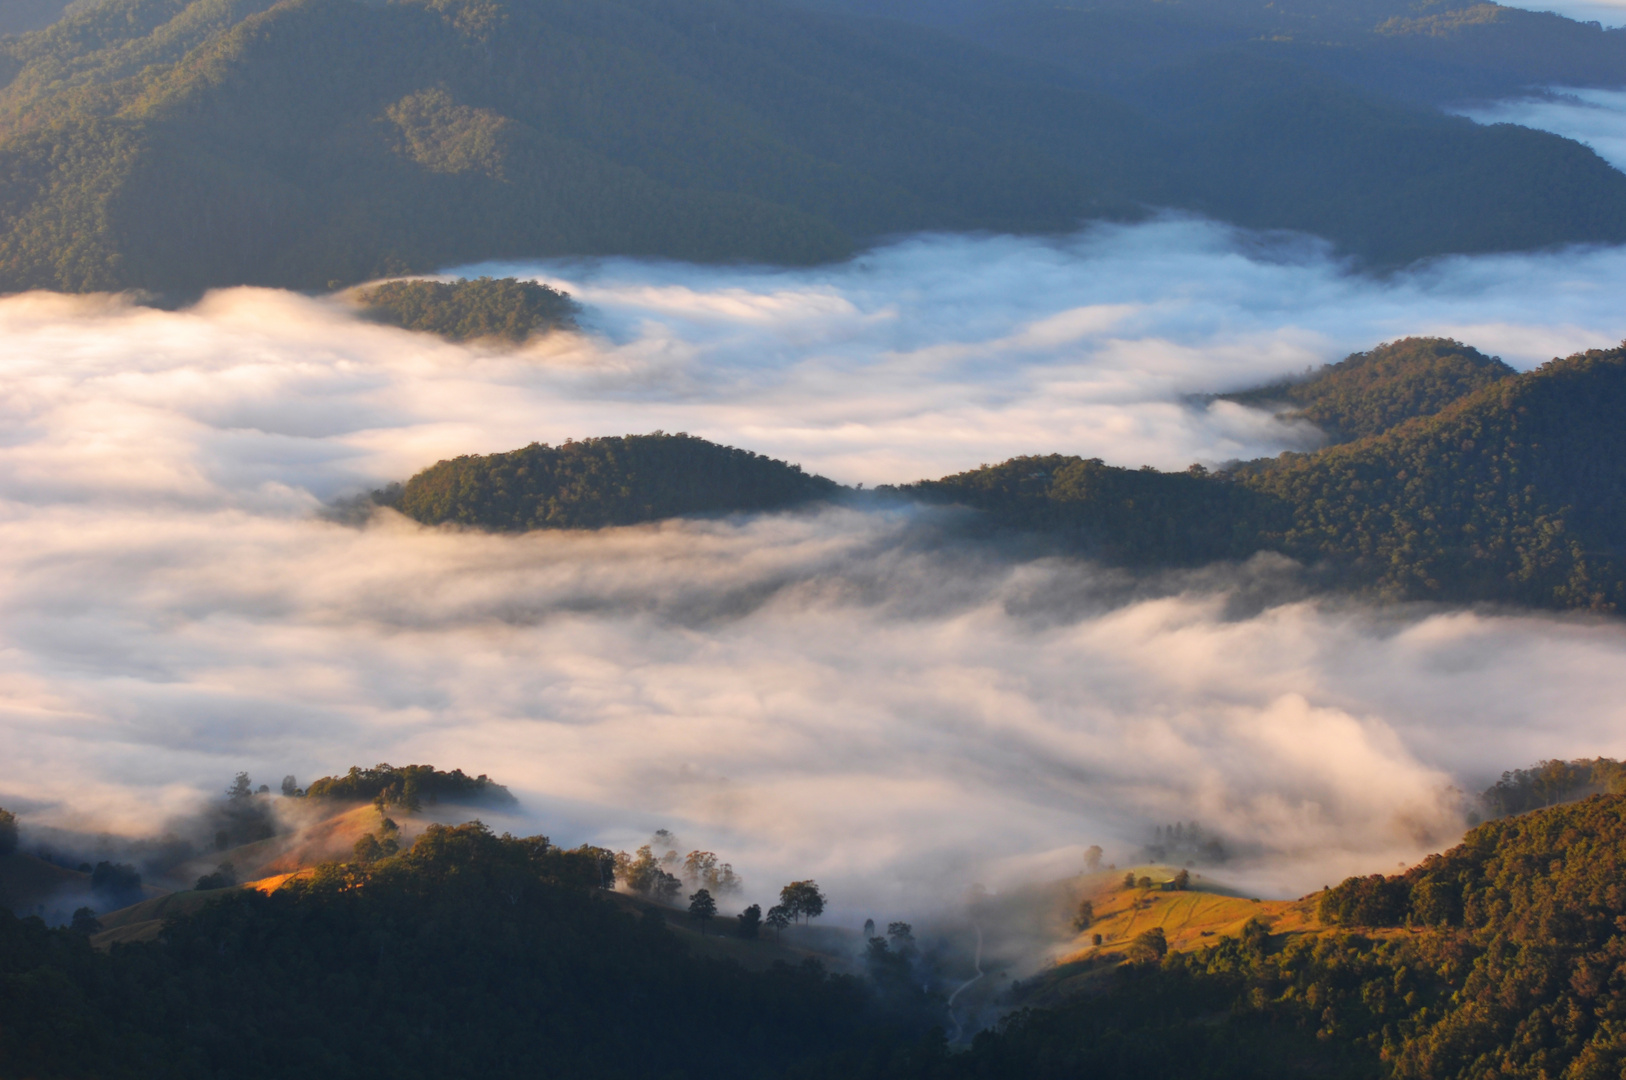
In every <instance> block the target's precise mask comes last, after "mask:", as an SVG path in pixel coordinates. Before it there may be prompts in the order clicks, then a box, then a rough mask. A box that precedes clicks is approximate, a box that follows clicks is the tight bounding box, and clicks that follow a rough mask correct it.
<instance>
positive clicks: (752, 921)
mask: <svg viewBox="0 0 1626 1080" xmlns="http://www.w3.org/2000/svg"><path fill="white" fill-rule="evenodd" d="M734 917H735V918H736V919H738V920H739V922H740V937H742V938H746V939H748V940H749V939H753V938H755V937H756V936H757V935H758V934H759V933H761V932H762V905H761V904H752V905H751V906H750V907H748V908H746V909H745V910H744V911H742V912H740V913H739V914H738V915H736V916H734Z"/></svg>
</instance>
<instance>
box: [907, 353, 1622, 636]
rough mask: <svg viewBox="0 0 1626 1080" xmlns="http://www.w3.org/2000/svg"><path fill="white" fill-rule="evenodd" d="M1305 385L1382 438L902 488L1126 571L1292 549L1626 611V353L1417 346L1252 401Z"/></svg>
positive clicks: (1393, 586)
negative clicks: (1297, 450) (1515, 367)
mask: <svg viewBox="0 0 1626 1080" xmlns="http://www.w3.org/2000/svg"><path fill="white" fill-rule="evenodd" d="M1476 386H1477V389H1475V387H1476ZM1453 393H1461V394H1462V396H1460V397H1457V398H1456V399H1455V400H1449V399H1450V397H1451V395H1452V394H1453ZM1293 394H1301V395H1303V397H1302V399H1301V400H1303V401H1304V403H1305V407H1304V412H1305V413H1312V412H1315V413H1317V414H1319V415H1324V416H1327V417H1329V418H1330V419H1331V421H1332V422H1333V423H1334V424H1335V425H1337V426H1338V427H1340V428H1343V429H1344V430H1346V431H1359V432H1370V434H1365V435H1364V437H1360V438H1357V439H1355V440H1354V441H1349V442H1344V443H1341V444H1338V445H1333V446H1330V447H1327V448H1326V449H1323V450H1319V451H1315V452H1313V453H1304V454H1283V455H1282V456H1281V457H1279V458H1275V459H1268V460H1262V461H1254V462H1248V463H1245V464H1241V465H1238V466H1236V467H1234V468H1231V469H1229V470H1226V471H1224V472H1221V473H1217V474H1210V473H1208V472H1207V471H1206V470H1203V469H1200V468H1197V467H1194V468H1193V470H1192V471H1190V472H1188V473H1184V474H1181V473H1162V472H1157V471H1155V470H1151V469H1144V470H1140V471H1138V472H1137V471H1134V470H1130V469H1121V468H1115V467H1112V466H1107V465H1104V464H1102V463H1101V462H1100V461H1096V460H1085V459H1081V458H1076V457H1062V456H1050V457H1025V458H1015V459H1013V460H1011V461H1008V462H1005V463H1004V464H1001V465H995V466H990V467H987V468H982V469H977V470H973V471H971V472H967V473H961V474H958V475H955V476H949V477H945V478H943V479H941V480H935V481H925V482H922V483H920V484H915V485H911V486H909V487H906V488H903V489H901V490H902V491H904V492H905V493H907V494H910V495H913V496H915V497H918V498H922V499H925V500H928V501H936V502H957V503H962V504H964V505H967V506H971V507H974V508H976V509H979V510H982V511H984V512H985V513H986V514H987V515H988V516H989V518H990V519H991V520H993V521H995V522H997V523H1000V524H1003V525H1009V526H1011V527H1013V528H1019V529H1026V530H1043V531H1048V532H1051V533H1053V534H1055V535H1057V536H1058V537H1061V538H1063V539H1064V540H1065V541H1066V542H1067V543H1068V544H1069V545H1070V546H1071V547H1072V548H1073V549H1074V550H1078V551H1081V552H1084V553H1089V554H1093V555H1096V556H1097V557H1101V558H1105V559H1108V560H1112V561H1117V562H1122V563H1125V564H1128V565H1136V566H1143V567H1158V566H1168V565H1197V564H1200V563H1204V562H1210V561H1213V560H1216V559H1239V558H1246V557H1247V556H1249V555H1251V554H1253V553H1255V552H1259V551H1277V552H1281V553H1283V554H1286V555H1289V556H1291V557H1293V558H1296V559H1299V560H1301V561H1303V562H1305V563H1306V564H1307V565H1309V566H1310V567H1312V569H1313V570H1314V571H1315V572H1316V573H1318V574H1319V575H1320V576H1321V580H1322V581H1323V583H1325V584H1327V585H1330V586H1334V587H1338V588H1346V589H1354V590H1357V591H1363V592H1367V593H1370V594H1373V595H1376V596H1379V597H1384V598H1389V599H1412V600H1438V601H1444V602H1452V603H1474V602H1498V603H1511V604H1524V605H1530V606H1535V607H1551V608H1570V609H1582V610H1595V611H1618V610H1620V608H1621V606H1622V604H1623V603H1626V427H1623V425H1622V424H1621V422H1620V420H1621V417H1622V416H1623V415H1626V348H1618V349H1608V350H1593V351H1590V352H1586V353H1581V354H1578V355H1575V356H1571V357H1569V358H1567V359H1562V360H1554V361H1552V362H1550V363H1548V364H1545V365H1543V366H1542V367H1541V368H1538V369H1537V370H1535V371H1532V372H1529V373H1526V374H1518V375H1513V374H1506V373H1505V372H1504V371H1503V370H1502V367H1501V365H1500V363H1499V362H1497V361H1491V360H1489V359H1488V358H1484V357H1481V356H1480V355H1479V354H1477V353H1474V352H1473V351H1472V350H1467V349H1465V348H1464V347H1462V346H1460V345H1458V344H1457V343H1454V342H1438V341H1408V342H1399V343H1396V344H1395V345H1393V346H1387V347H1385V348H1383V349H1378V350H1374V351H1373V352H1372V353H1364V354H1356V355H1355V356H1353V357H1351V358H1350V359H1348V360H1346V361H1344V362H1342V363H1341V364H1339V365H1335V366H1334V367H1333V368H1331V369H1329V370H1326V371H1324V372H1322V373H1321V375H1320V376H1318V377H1317V378H1315V379H1313V380H1311V381H1309V382H1305V383H1300V384H1298V385H1297V386H1293V387H1272V388H1267V389H1265V390H1262V391H1258V392H1255V393H1252V394H1248V395H1240V397H1242V398H1243V399H1244V400H1247V399H1252V398H1254V397H1255V396H1262V397H1263V398H1264V399H1267V400H1279V396H1289V400H1292V398H1291V396H1290V395H1293Z"/></svg>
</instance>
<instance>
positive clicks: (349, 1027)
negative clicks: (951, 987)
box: [0, 823, 916, 1080]
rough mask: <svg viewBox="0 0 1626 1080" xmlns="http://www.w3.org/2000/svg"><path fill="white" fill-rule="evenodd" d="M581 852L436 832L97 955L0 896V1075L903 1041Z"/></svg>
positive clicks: (606, 1059)
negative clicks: (617, 891) (723, 951)
mask: <svg viewBox="0 0 1626 1080" xmlns="http://www.w3.org/2000/svg"><path fill="white" fill-rule="evenodd" d="M599 860H600V853H599V852H597V851H596V850H594V849H578V850H575V851H565V850H561V849H559V848H558V847H557V846H555V845H553V844H552V843H550V842H549V841H548V840H547V838H546V837H523V838H521V837H511V836H497V835H493V834H492V833H491V832H490V830H488V829H486V828H485V827H483V826H481V825H479V824H478V823H472V824H469V825H463V826H458V827H455V828H454V827H446V826H439V825H436V826H431V827H430V828H429V829H428V830H426V831H425V833H424V834H423V835H422V836H421V837H420V838H419V840H418V841H417V842H416V843H415V844H414V845H413V846H412V848H411V849H410V850H408V851H403V852H401V853H399V854H397V855H395V856H393V857H391V858H384V859H380V860H377V861H375V862H373V863H371V864H370V865H361V864H359V863H348V864H329V865H325V866H323V867H320V868H319V869H318V870H317V872H316V873H315V875H314V876H312V877H310V878H308V879H303V880H299V881H297V882H294V883H290V884H289V885H288V886H286V887H284V888H282V889H279V890H277V891H275V892H273V893H270V894H269V895H267V894H262V893H259V892H256V891H253V890H237V891H233V892H228V893H225V894H222V897H221V898H220V899H217V900H215V901H213V902H212V903H210V904H209V905H207V906H206V907H204V908H203V909H202V910H200V911H198V912H196V913H193V914H190V915H183V916H180V917H178V918H176V919H173V920H171V921H170V922H169V923H168V924H167V926H166V929H165V931H164V933H163V936H162V938H161V939H160V940H159V941H156V942H151V943H145V944H136V945H125V946H119V947H116V948H114V949H113V950H112V951H111V952H98V951H96V950H94V949H92V948H91V946H90V945H89V943H88V942H87V941H86V940H85V937H84V935H83V934H76V933H74V932H72V931H70V930H50V929H47V928H46V927H45V925H44V924H43V923H41V922H40V921H39V920H38V919H18V918H15V917H13V916H12V915H11V914H9V913H6V912H0V1062H4V1063H5V1064H4V1067H3V1071H5V1072H6V1073H7V1075H12V1074H16V1075H20V1076H33V1077H40V1078H42V1080H45V1078H58V1077H83V1076H92V1075H94V1076H100V1077H106V1078H108V1080H117V1078H121V1077H150V1076H159V1075H162V1076H170V1077H176V1078H179V1080H187V1078H191V1077H200V1078H201V1077H215V1076H219V1075H222V1074H223V1073H230V1074H231V1075H233V1076H238V1077H249V1078H252V1077H261V1076H263V1077H281V1076H285V1075H287V1071H288V1061H289V1055H290V1054H295V1055H297V1056H298V1058H299V1060H300V1061H301V1063H302V1064H301V1068H304V1069H312V1070H317V1071H320V1072H323V1073H331V1074H334V1075H341V1074H342V1075H349V1076H399V1075H434V1076H443V1077H449V1078H458V1077H517V1076H532V1075H536V1073H537V1072H538V1070H541V1071H543V1072H545V1073H546V1074H547V1075H549V1076H556V1077H561V1078H565V1080H571V1078H582V1080H587V1078H605V1077H609V1078H612V1080H613V1078H617V1077H633V1076H646V1075H648V1074H649V1072H650V1070H651V1069H652V1068H658V1067H660V1063H669V1064H670V1063H682V1062H694V1061H704V1062H705V1063H706V1068H705V1071H706V1074H707V1075H708V1076H715V1077H719V1078H722V1080H733V1078H739V1080H746V1078H752V1077H761V1076H772V1075H782V1074H784V1073H785V1072H786V1070H788V1069H791V1068H793V1067H800V1066H802V1065H806V1066H808V1067H809V1068H811V1069H812V1070H813V1072H812V1075H822V1074H824V1072H825V1070H824V1069H823V1068H822V1067H821V1066H820V1062H822V1061H823V1060H825V1059H826V1058H827V1057H828V1056H829V1055H831V1054H832V1053H833V1052H834V1051H835V1050H836V1049H838V1048H839V1049H840V1050H842V1051H844V1052H852V1053H856V1054H858V1055H859V1056H860V1057H867V1056H870V1055H872V1054H876V1053H879V1054H881V1056H882V1057H883V1058H884V1057H885V1054H886V1053H887V1052H888V1050H889V1049H890V1048H892V1047H899V1046H908V1045H912V1043H913V1040H914V1039H915V1038H916V1033H914V1032H909V1031H901V1030H900V1029H899V1028H898V1026H897V1024H896V1022H895V1021H893V1020H891V1019H889V1018H888V1017H886V1016H885V1015H884V1014H881V1013H878V1012H877V1011H876V1010H875V1009H874V1008H873V1007H872V1004H871V1000H872V999H871V997H870V995H869V993H868V992H867V990H866V989H865V986H864V985H863V983H862V982H861V981H860V980H857V979H853V978H845V977H830V976H828V975H826V974H825V972H823V971H822V970H820V969H819V967H818V966H817V965H816V964H805V965H801V966H798V967H790V966H786V965H782V964H781V965H778V966H776V967H774V968H772V969H770V970H768V971H764V972H748V971H746V970H744V969H743V968H741V967H739V966H738V965H735V964H732V963H727V962H721V961H713V960H708V959H704V958H701V957H696V956H694V955H692V954H691V953H689V951H688V950H687V949H686V948H685V947H684V946H683V945H682V943H681V941H680V940H679V939H678V938H677V937H676V936H675V935H673V934H672V933H671V932H670V931H669V930H668V929H667V928H666V927H665V926H664V925H663V923H662V922H661V920H658V919H649V918H643V919H640V918H636V917H634V916H632V915H629V914H626V913H624V912H623V911H622V910H620V909H619V908H618V907H617V906H616V905H614V904H611V903H608V902H606V901H605V900H604V899H602V897H600V896H599V895H598V889H599V885H600V883H601V877H600V866H599ZM358 1032H365V1033H366V1037H365V1038H358V1037H357V1033H358ZM539 1032H541V1033H546V1038H539V1037H538V1033H539ZM829 1075H832V1076H833V1075H836V1073H835V1072H833V1071H832V1072H830V1073H829Z"/></svg>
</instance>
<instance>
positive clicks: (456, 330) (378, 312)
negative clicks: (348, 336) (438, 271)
mask: <svg viewBox="0 0 1626 1080" xmlns="http://www.w3.org/2000/svg"><path fill="white" fill-rule="evenodd" d="M356 299H357V300H358V301H359V302H360V303H361V304H362V306H363V308H364V309H365V310H366V311H367V313H368V314H369V315H370V316H371V317H373V318H375V319H377V320H379V321H380V322H387V323H390V324H391V325H393V326H399V327H402V328H403V329H406V330H423V331H426V332H428V333H431V334H439V335H440V336H441V337H444V338H446V339H447V340H449V341H470V340H478V339H480V338H495V339H500V340H507V341H513V342H519V341H524V340H525V339H526V338H528V337H530V336H531V335H532V334H535V333H546V332H547V331H549V330H565V329H571V328H573V327H575V325H576V310H577V306H576V302H575V301H574V300H572V299H571V298H570V296H569V295H568V294H566V293H563V292H560V291H559V290H558V289H554V288H552V287H550V286H547V285H542V284H539V283H537V282H534V281H519V280H516V279H514V278H489V277H482V278H476V279H474V280H472V281H471V280H469V279H467V278H464V279H461V280H458V281H386V282H384V283H383V284H381V285H374V286H372V287H371V288H367V289H363V290H361V291H359V292H358V293H357V294H356Z"/></svg>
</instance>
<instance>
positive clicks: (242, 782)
mask: <svg viewBox="0 0 1626 1080" xmlns="http://www.w3.org/2000/svg"><path fill="white" fill-rule="evenodd" d="M253 794H254V781H252V780H250V779H249V778H248V773H246V772H240V773H238V774H237V775H236V776H235V777H233V778H232V782H231V787H229V788H227V789H226V798H228V799H246V798H248V797H249V796H250V795H253Z"/></svg>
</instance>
